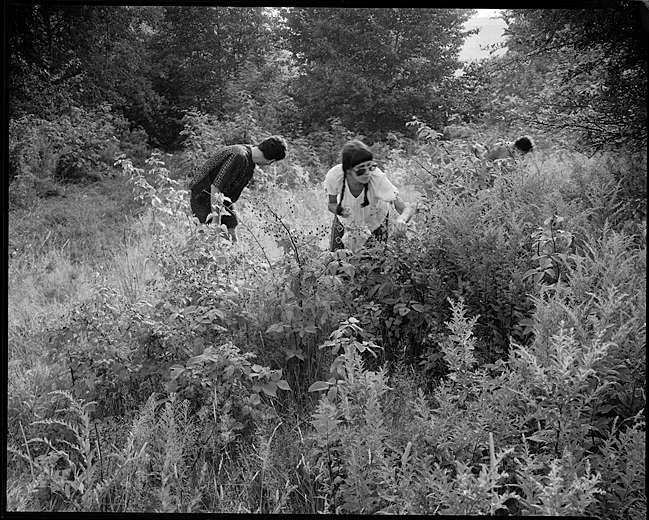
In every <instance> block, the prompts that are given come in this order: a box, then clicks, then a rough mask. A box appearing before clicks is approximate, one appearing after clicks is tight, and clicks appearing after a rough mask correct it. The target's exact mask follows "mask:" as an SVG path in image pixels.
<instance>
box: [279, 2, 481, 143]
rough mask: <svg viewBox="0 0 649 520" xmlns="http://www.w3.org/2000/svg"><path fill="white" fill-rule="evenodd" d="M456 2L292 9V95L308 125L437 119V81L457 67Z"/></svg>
mask: <svg viewBox="0 0 649 520" xmlns="http://www.w3.org/2000/svg"><path fill="white" fill-rule="evenodd" d="M469 16H470V11H468V10H463V9H397V8H392V9H330V8H319V9H292V10H291V11H290V12H289V14H288V20H287V24H288V29H289V30H288V37H287V40H288V42H289V46H290V48H291V50H292V51H293V52H294V54H295V56H296V58H297V61H298V64H299V66H300V76H299V77H298V78H297V80H296V82H295V85H294V87H295V91H294V95H295V97H296V99H297V100H298V104H299V105H300V106H302V107H304V110H305V113H304V115H305V117H306V119H307V120H308V121H310V122H312V123H313V124H317V123H320V122H322V121H325V120H326V119H327V118H329V117H339V118H340V119H341V120H342V122H343V124H345V125H346V126H348V127H350V128H364V129H368V128H369V129H373V130H376V129H401V128H402V127H403V124H404V122H405V121H406V120H407V119H409V118H410V116H411V115H413V114H414V115H417V116H420V117H425V118H426V119H428V120H429V121H431V122H440V121H441V117H440V112H439V110H438V107H439V106H440V105H441V104H443V102H444V97H445V96H444V93H442V92H440V90H439V86H440V84H441V83H442V81H443V80H444V79H445V78H447V77H449V76H450V75H452V74H453V72H454V71H455V70H456V69H457V68H458V66H459V62H458V53H459V50H460V48H461V45H462V43H463V41H464V37H465V36H466V32H465V31H464V30H463V23H464V22H465V21H466V20H467V19H468V18H469Z"/></svg>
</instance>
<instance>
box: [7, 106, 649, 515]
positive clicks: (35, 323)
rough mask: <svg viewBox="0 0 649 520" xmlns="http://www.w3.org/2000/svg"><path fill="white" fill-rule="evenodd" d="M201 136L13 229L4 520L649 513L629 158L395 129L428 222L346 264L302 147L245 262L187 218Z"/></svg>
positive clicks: (244, 206) (271, 177) (410, 193)
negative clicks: (13, 517) (465, 142)
mask: <svg viewBox="0 0 649 520" xmlns="http://www.w3.org/2000/svg"><path fill="white" fill-rule="evenodd" d="M188 117H189V116H188ZM187 123H188V127H187V128H188V134H187V138H188V140H187V147H186V150H185V151H184V152H183V155H182V157H181V158H180V159H178V162H177V163H175V162H173V161H172V162H168V161H166V159H165V158H164V156H163V155H162V154H160V153H154V154H153V155H151V156H150V157H149V158H148V159H146V160H143V161H141V162H138V161H135V160H131V159H130V158H128V157H122V158H121V159H120V160H119V162H118V166H119V168H120V169H119V170H118V171H117V172H116V173H115V177H114V178H112V179H110V180H106V181H103V182H102V183H100V184H97V185H94V186H93V187H86V188H83V189H80V190H78V191H75V193H74V194H73V193H72V192H70V194H69V195H68V196H69V197H70V198H72V200H71V201H70V204H68V205H60V204H54V203H51V202H50V199H42V200H40V201H39V202H38V203H37V205H36V206H35V208H36V209H35V211H32V213H31V214H32V216H31V217H30V218H26V216H27V213H26V210H24V209H20V208H16V209H14V210H13V212H12V215H11V217H12V226H11V227H10V230H11V233H12V234H11V236H10V251H12V250H13V251H14V253H13V255H12V256H11V259H10V291H9V302H10V306H9V309H10V312H9V340H10V342H9V354H10V364H9V378H10V381H11V384H10V386H9V388H10V393H9V400H8V404H9V419H10V420H9V425H10V428H9V437H8V444H9V447H10V449H9V455H10V462H9V467H8V470H9V473H8V476H9V480H10V486H9V488H8V505H9V509H12V510H43V511H51V510H58V511H120V512H124V511H161V512H162V511H165V512H172V511H173V512H196V511H209V512H256V513H282V512H289V513H295V512H307V513H316V512H327V513H404V514H413V513H417V514H435V513H442V514H460V515H463V514H514V515H520V514H524V515H525V514H527V515H533V514H545V515H555V514H559V515H561V514H563V515H566V514H568V515H581V514H592V515H596V516H601V517H606V518H626V517H628V515H641V514H644V512H645V511H646V499H645V496H644V466H643V464H642V463H641V462H640V461H642V460H644V450H645V447H644V428H645V426H644V422H643V421H642V419H641V417H642V412H643V410H644V406H645V396H644V393H643V388H644V385H645V379H646V375H645V372H644V359H645V352H644V348H643V345H644V343H645V341H646V324H645V318H644V314H645V307H646V303H645V297H646V285H645V283H646V282H645V273H646V209H645V208H644V207H643V206H642V204H639V203H638V197H639V194H641V193H642V183H639V182H638V181H637V179H635V177H633V176H631V177H630V176H629V175H627V174H629V172H631V171H632V170H633V171H635V170H634V169H635V168H637V165H636V164H635V163H633V162H629V163H628V164H625V163H624V162H618V163H615V168H612V166H611V163H610V162H607V161H608V158H606V157H599V158H598V157H595V158H592V159H588V160H587V159H586V158H583V157H578V156H567V158H563V159H560V158H558V156H554V155H552V154H550V153H549V152H544V153H539V155H538V157H537V158H536V159H526V160H525V161H522V162H518V163H514V162H512V161H503V162H500V163H497V164H490V165H485V164H483V163H481V162H480V161H477V160H474V158H473V157H471V156H470V155H469V154H467V153H466V151H465V150H464V149H463V148H462V147H461V146H459V145H456V144H455V143H453V142H450V143H441V142H439V141H437V140H436V139H435V136H434V135H433V136H432V137H430V139H422V140H421V141H420V142H414V141H411V140H406V139H405V138H403V137H401V136H396V135H394V136H391V138H390V139H392V141H391V142H392V144H393V145H394V146H391V149H392V150H393V151H392V152H390V153H388V152H387V151H386V150H387V148H386V147H385V146H383V144H382V143H375V145H374V147H375V149H376V151H377V154H383V157H382V160H383V161H384V163H385V164H382V168H383V169H384V170H385V171H387V172H388V174H390V172H394V177H395V181H396V182H397V183H398V184H399V186H400V187H403V192H404V194H406V195H405V196H406V198H408V199H409V200H410V201H412V202H417V203H418V205H419V214H418V216H417V217H416V220H415V221H414V223H413V226H412V229H411V230H410V231H409V232H408V234H407V235H406V236H402V237H396V236H393V237H392V238H391V239H390V240H389V241H388V243H387V244H385V245H378V246H375V247H374V248H371V247H368V248H367V249H366V250H365V251H364V252H362V253H361V254H358V255H355V256H352V255H350V254H349V253H348V252H346V251H338V252H336V253H329V252H327V251H325V250H324V249H325V248H326V240H327V235H328V231H329V229H328V223H329V222H330V219H329V214H328V213H327V211H326V209H325V208H324V201H323V193H322V190H321V189H320V188H319V187H313V186H312V185H311V184H310V183H311V182H312V181H314V180H319V178H320V174H324V172H325V171H326V169H327V168H328V167H329V166H330V165H331V164H333V162H334V161H335V160H336V159H335V158H334V157H327V155H326V153H325V150H324V149H322V150H319V151H318V153H317V154H316V155H313V154H311V155H308V157H307V150H309V149H310V144H309V141H308V138H306V140H305V141H304V142H303V143H302V142H300V143H297V147H296V150H297V151H296V154H297V155H296V157H299V158H300V159H299V161H298V160H296V161H293V162H294V164H292V165H290V166H288V165H284V164H283V163H280V164H281V166H280V165H278V166H277V169H275V170H273V169H269V171H268V172H264V173H265V175H264V176H262V177H261V181H262V182H260V183H259V184H258V185H257V186H255V187H253V188H251V189H250V190H248V191H247V192H246V193H245V194H244V197H242V200H241V201H240V203H239V204H238V205H239V207H240V215H241V226H240V228H239V229H240V231H239V236H240V241H239V242H237V243H236V244H233V243H231V242H229V241H228V240H227V239H225V238H224V237H223V236H222V234H221V232H220V230H219V229H218V228H217V227H216V226H203V227H201V226H197V225H196V223H195V222H193V221H192V219H191V218H190V217H189V214H190V212H189V208H188V196H187V192H186V190H185V186H184V185H183V180H184V178H186V173H187V171H188V168H191V166H192V164H194V163H195V162H196V161H198V160H200V159H201V158H202V155H201V154H204V153H205V152H206V151H207V150H209V149H210V147H211V146H213V145H215V144H218V143H220V142H226V141H227V139H229V138H232V136H230V137H228V135H226V134H227V131H230V130H233V129H234V128H235V125H232V126H226V127H224V128H223V129H222V131H221V133H220V134H219V133H214V132H211V133H210V129H211V128H212V127H211V126H210V125H209V124H208V123H209V121H207V120H206V119H205V117H204V116H201V115H200V114H194V115H191V119H189V120H188V121H187ZM248 123H249V126H248V129H249V131H250V135H251V136H252V138H256V137H257V135H255V133H254V132H255V131H256V130H258V128H256V127H255V124H254V121H253V120H250V121H248ZM336 125H337V123H336V122H335V121H332V128H334V130H335V131H332V132H331V133H330V134H329V135H328V136H327V139H329V140H330V141H331V142H332V143H333V142H334V141H336V142H337V140H341V139H344V138H346V136H345V133H344V129H341V128H338V127H337V126H336ZM336 128H337V130H336ZM311 137H314V136H311ZM321 137H322V136H321ZM382 146H383V147H382ZM320 151H321V152H322V153H320ZM192 154H193V155H192ZM174 160H175V159H174ZM170 164H172V165H173V167H171V166H169V165H170ZM170 170H171V171H170ZM305 172H306V173H305ZM566 172H567V173H566ZM620 172H622V174H621V173H620ZM632 177H633V178H632ZM291 179H293V180H291ZM634 179H635V180H634ZM102 186H103V187H102ZM285 186H291V188H292V191H287V190H286V189H285ZM116 188H117V189H116ZM90 190H91V191H90ZM645 190H646V188H645ZM84 194H85V195H87V197H86V198H84V197H83V195H84ZM98 201H99V202H98ZM114 208H119V211H118V212H116V211H115V210H114ZM116 214H119V215H120V218H116V217H115V215H116ZM123 215H127V216H128V218H123ZM44 230H47V231H46V232H45V233H43V231H44ZM83 241H85V245H83V246H82V245H81V244H82V242H83ZM28 244H31V246H30V247H27V245H28ZM75 251H76V252H75ZM73 252H75V253H74V254H73Z"/></svg>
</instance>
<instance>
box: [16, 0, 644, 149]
mask: <svg viewBox="0 0 649 520" xmlns="http://www.w3.org/2000/svg"><path fill="white" fill-rule="evenodd" d="M471 13H472V11H471V10H466V9H407V8H403V9H402V8H389V9H388V8H380V9H377V8H372V9H370V8H345V9H340V8H308V9H307V8H297V7H287V8H261V7H216V6H211V7H210V6H139V7H136V6H106V5H67V4H61V5H57V4H27V3H18V2H14V3H10V4H8V7H7V15H8V16H7V21H8V22H7V24H8V25H7V28H8V31H7V43H8V56H9V85H8V86H9V92H10V97H9V98H10V116H11V117H17V116H20V115H22V114H27V113H29V114H34V115H37V116H39V117H46V118H49V117H55V116H56V115H58V114H61V113H67V112H69V110H70V109H71V107H73V106H80V107H88V108H95V107H97V106H99V105H100V104H102V103H108V104H110V105H111V106H112V107H113V109H114V110H117V111H118V112H120V113H121V114H123V115H124V116H125V117H126V118H127V119H128V120H129V121H130V122H131V124H132V125H133V126H134V127H136V126H137V127H142V128H144V129H145V130H146V131H147V133H148V135H149V137H150V139H151V142H152V143H155V144H157V145H159V146H163V147H172V146H175V145H177V144H179V143H180V142H181V139H182V136H181V134H180V131H181V130H182V126H183V123H182V118H183V116H184V115H185V114H186V113H187V111H189V110H199V111H200V112H203V113H208V114H211V115H212V116H214V117H217V118H221V119H232V118H236V116H237V114H238V113H239V112H240V111H241V110H247V111H248V112H249V113H250V114H252V112H250V110H252V111H253V112H254V118H255V119H256V120H257V122H259V123H263V125H264V126H265V127H266V128H269V129H270V128H272V131H274V132H275V131H278V132H284V133H301V132H309V131H313V130H321V129H323V128H324V129H326V128H328V126H329V123H330V121H332V119H333V118H335V119H336V120H337V121H339V122H341V123H342V124H343V125H344V126H345V127H347V128H348V129H350V130H352V131H355V132H360V133H362V134H365V135H369V136H371V135H379V134H381V133H384V132H386V131H394V130H397V131H398V130H403V129H404V126H403V125H404V123H405V122H406V121H408V120H410V118H411V117H412V116H413V115H414V116H416V117H418V118H419V119H420V120H422V121H425V122H426V123H427V124H428V125H429V126H431V127H433V128H440V127H441V126H442V125H444V124H446V123H447V122H448V116H449V114H452V113H454V112H455V113H459V114H461V115H462V116H463V117H464V118H465V119H466V120H479V119H480V118H484V117H485V116H486V115H489V116H491V119H490V120H491V121H492V122H497V121H499V122H500V123H502V124H504V125H512V124H514V125H516V124H518V125H519V126H524V127H529V126H538V127H539V128H543V129H548V128H550V129H552V130H553V132H555V133H556V135H561V133H562V132H563V133H564V134H565V135H567V136H570V138H571V139H572V138H573V136H575V135H579V136H581V137H582V138H583V139H582V141H581V144H579V146H584V145H586V146H595V147H596V146H600V145H603V144H613V145H617V144H620V143H637V142H639V141H642V140H643V139H645V136H646V128H645V126H646V88H647V83H646V77H647V76H646V74H647V43H646V42H647V38H646V36H647V24H648V22H647V10H646V9H645V8H644V7H643V6H641V5H640V4H639V3H637V2H636V3H632V4H620V5H619V6H618V7H615V8H607V9H581V10H575V9H573V10H566V9H522V10H506V11H504V18H505V21H506V23H507V30H506V35H507V40H506V42H505V43H504V45H505V46H506V49H507V53H506V54H505V55H504V56H502V57H499V58H493V59H489V60H485V61H483V62H482V63H479V64H472V65H470V66H467V67H465V73H464V75H463V76H461V77H460V78H458V77H457V76H456V73H457V71H458V70H459V69H460V67H461V64H460V63H459V61H458V53H459V50H460V48H461V46H462V44H463V42H464V38H465V37H466V36H467V34H468V33H467V31H466V30H464V22H465V21H466V20H467V19H468V18H469V16H470V15H471ZM575 144H577V143H575Z"/></svg>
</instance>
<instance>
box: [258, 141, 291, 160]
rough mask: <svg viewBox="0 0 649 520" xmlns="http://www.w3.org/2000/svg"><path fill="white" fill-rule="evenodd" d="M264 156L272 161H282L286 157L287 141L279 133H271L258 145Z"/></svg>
mask: <svg viewBox="0 0 649 520" xmlns="http://www.w3.org/2000/svg"><path fill="white" fill-rule="evenodd" d="M257 148H259V149H260V150H261V153H263V154H264V157H265V158H266V159H268V160H272V161H281V160H282V159H283V158H284V157H286V141H284V139H283V138H282V137H280V136H279V135H271V136H270V137H268V138H267V139H264V140H263V141H262V142H261V143H259V144H258V145H257Z"/></svg>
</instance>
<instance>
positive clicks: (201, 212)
mask: <svg viewBox="0 0 649 520" xmlns="http://www.w3.org/2000/svg"><path fill="white" fill-rule="evenodd" d="M189 205H190V206H191V208H192V213H193V214H194V216H195V217H197V218H198V221H199V222H200V223H201V224H205V223H207V224H209V222H206V221H207V216H208V215H209V214H210V213H212V197H211V195H210V194H209V193H207V192H206V191H205V190H200V191H196V192H195V191H193V190H192V191H191V195H190V198H189ZM223 205H224V206H225V209H227V210H228V212H229V213H230V215H221V224H225V226H226V227H227V228H235V227H237V225H238V224H239V221H238V220H237V215H236V213H235V211H234V206H233V204H232V203H231V202H228V201H224V202H223Z"/></svg>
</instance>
